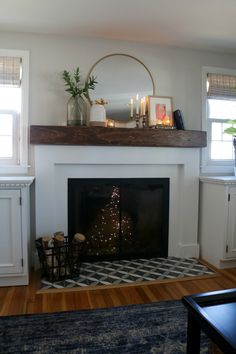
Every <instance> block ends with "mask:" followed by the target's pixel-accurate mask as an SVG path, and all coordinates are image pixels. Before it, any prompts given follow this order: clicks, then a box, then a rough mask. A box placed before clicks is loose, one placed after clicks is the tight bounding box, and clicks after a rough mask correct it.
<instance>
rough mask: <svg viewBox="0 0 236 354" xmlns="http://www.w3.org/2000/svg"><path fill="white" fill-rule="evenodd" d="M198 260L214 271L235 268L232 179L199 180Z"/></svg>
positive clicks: (235, 220) (234, 190) (234, 179)
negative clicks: (204, 261)
mask: <svg viewBox="0 0 236 354" xmlns="http://www.w3.org/2000/svg"><path fill="white" fill-rule="evenodd" d="M199 206H200V210H199V211H200V212H199V243H200V256H201V258H203V259H204V260H206V261H207V262H209V263H211V264H212V265H214V266H216V267H217V268H229V267H235V266H236V177H234V176H230V177H227V176H225V177H202V178H200V204H199Z"/></svg>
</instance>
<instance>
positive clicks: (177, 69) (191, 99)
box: [0, 32, 236, 162]
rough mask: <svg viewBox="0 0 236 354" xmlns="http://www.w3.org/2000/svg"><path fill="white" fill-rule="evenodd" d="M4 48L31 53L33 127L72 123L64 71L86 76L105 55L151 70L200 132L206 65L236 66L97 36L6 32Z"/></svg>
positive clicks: (0, 40) (220, 57)
mask: <svg viewBox="0 0 236 354" xmlns="http://www.w3.org/2000/svg"><path fill="white" fill-rule="evenodd" d="M0 48H4V49H24V50H29V51H30V97H29V122H30V124H42V125H44V124H63V122H65V121H66V102H67V100H68V97H69V96H68V94H67V93H66V92H65V91H64V83H63V81H62V79H61V77H60V75H61V72H62V70H64V69H68V70H72V69H74V68H75V67H77V66H78V65H79V66H80V68H81V71H82V73H83V75H84V77H86V76H87V74H88V72H89V70H90V68H91V67H92V65H93V64H94V63H95V62H96V61H97V60H98V59H100V58H101V57H103V56H104V55H107V54H111V53H127V54H130V55H133V56H135V57H137V58H138V59H140V60H141V61H143V63H144V64H145V65H146V66H147V67H148V68H149V70H150V71H151V73H152V75H153V78H154V82H155V86H156V94H157V95H166V96H172V97H173V103H174V109H177V108H179V109H182V111H183V114H184V120H185V124H186V128H187V129H196V130H200V129H201V69H202V66H218V67H229V68H236V60H235V59H236V57H235V55H224V54H217V53H214V52H206V51H194V50H188V49H186V50H185V49H178V48H170V47H163V46H157V45H154V44H142V43H136V42H127V41H114V40H112V41H111V40H102V39H96V38H91V39H89V38H73V37H62V36H51V35H50V36H49V35H34V34H23V33H21V34H17V33H7V32H5V33H4V32H1V33H0ZM32 156H33V155H32V154H31V162H33V161H32V160H33V158H32Z"/></svg>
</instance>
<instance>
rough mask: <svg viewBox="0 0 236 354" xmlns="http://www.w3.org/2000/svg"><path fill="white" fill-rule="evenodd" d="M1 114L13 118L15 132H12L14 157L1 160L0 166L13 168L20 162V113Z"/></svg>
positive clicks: (5, 111) (5, 112)
mask: <svg viewBox="0 0 236 354" xmlns="http://www.w3.org/2000/svg"><path fill="white" fill-rule="evenodd" d="M0 114H9V115H11V116H12V117H13V130H12V149H13V156H12V157H9V158H0V165H4V166H9V165H10V166H12V165H16V164H18V162H19V138H20V137H19V128H18V127H19V119H20V116H19V113H18V112H16V111H14V110H9V109H8V110H6V109H4V110H0Z"/></svg>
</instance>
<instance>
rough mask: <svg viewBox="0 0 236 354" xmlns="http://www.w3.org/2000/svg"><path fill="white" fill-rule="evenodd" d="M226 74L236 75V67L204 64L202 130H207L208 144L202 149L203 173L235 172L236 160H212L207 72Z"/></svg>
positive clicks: (201, 168) (201, 169) (201, 167)
mask: <svg viewBox="0 0 236 354" xmlns="http://www.w3.org/2000/svg"><path fill="white" fill-rule="evenodd" d="M208 73H215V74H226V75H235V76H236V69H226V68H220V67H209V66H204V67H203V68H202V130H204V131H206V132H207V146H206V147H205V148H202V149H201V165H200V172H201V174H207V173H212V174H230V175H231V174H234V160H230V161H229V160H225V161H222V160H221V161H217V160H215V161H211V160H210V159H209V156H210V151H209V149H210V141H211V140H210V134H209V130H208V128H209V124H208V116H207V111H208V108H207V88H206V82H207V74H208Z"/></svg>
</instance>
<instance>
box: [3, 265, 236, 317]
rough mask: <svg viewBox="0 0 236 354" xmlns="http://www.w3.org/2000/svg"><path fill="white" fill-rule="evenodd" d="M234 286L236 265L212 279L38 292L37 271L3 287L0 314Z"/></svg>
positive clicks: (109, 303)
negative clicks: (20, 282)
mask: <svg viewBox="0 0 236 354" xmlns="http://www.w3.org/2000/svg"><path fill="white" fill-rule="evenodd" d="M231 288H236V268H232V269H224V270H220V271H219V272H218V273H217V274H216V276H214V277H209V278H206V277H202V278H191V279H184V280H183V279H178V280H175V281H170V282H159V283H156V284H155V283H147V282H145V283H143V284H139V285H131V286H126V287H125V286H122V287H113V288H112V287H109V288H106V287H103V288H99V287H98V288H95V289H93V290H92V289H91V290H89V289H80V290H79V291H77V290H76V289H72V290H71V291H70V290H68V289H67V290H66V291H59V292H45V293H43V292H42V293H37V290H38V289H39V277H38V274H37V272H36V273H32V276H31V278H30V285H29V286H17V287H14V286H13V287H2V288H0V316H6V315H15V314H29V313H45V312H57V311H73V310H81V309H94V308H99V307H111V306H124V305H131V304H141V303H150V302H155V301H166V300H179V299H181V298H182V297H183V296H185V295H190V294H196V293H203V292H208V291H214V290H221V289H231Z"/></svg>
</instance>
